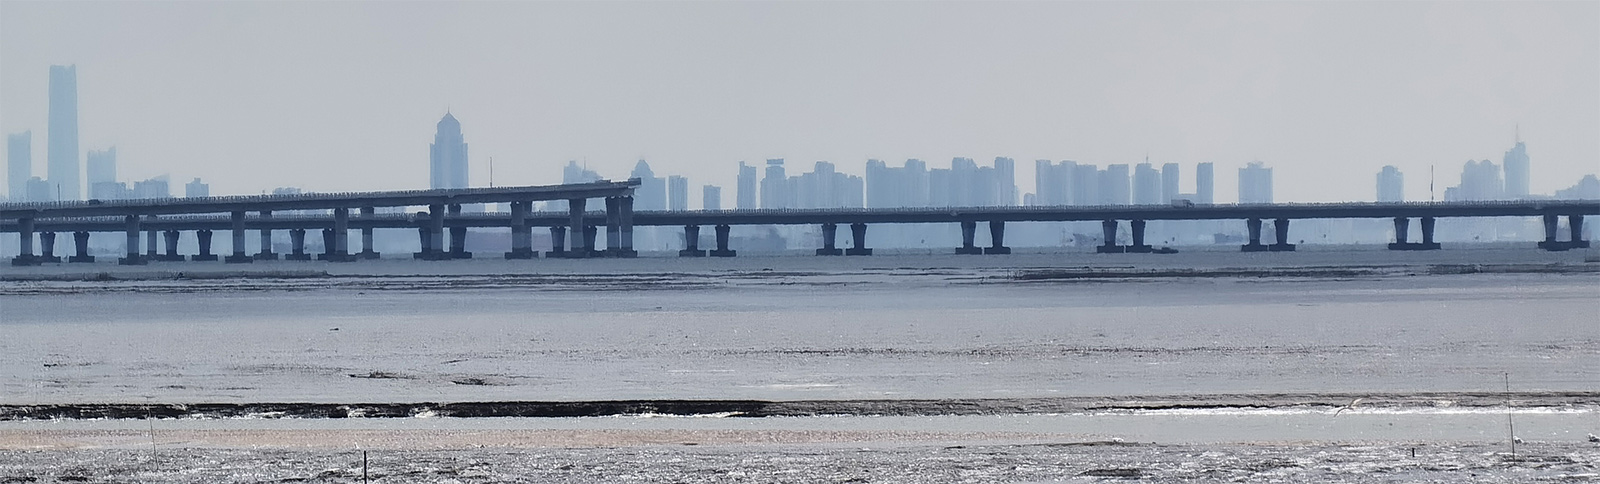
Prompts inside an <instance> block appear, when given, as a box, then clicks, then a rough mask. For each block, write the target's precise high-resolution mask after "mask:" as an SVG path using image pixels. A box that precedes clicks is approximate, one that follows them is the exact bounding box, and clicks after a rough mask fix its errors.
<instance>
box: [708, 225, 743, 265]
mask: <svg viewBox="0 0 1600 484" xmlns="http://www.w3.org/2000/svg"><path fill="white" fill-rule="evenodd" d="M716 230H717V248H716V250H712V251H711V256H712V257H733V256H736V255H739V252H738V251H735V250H732V249H729V248H728V232H729V231H731V230H733V228H732V227H729V226H727V225H718V226H717V227H716Z"/></svg>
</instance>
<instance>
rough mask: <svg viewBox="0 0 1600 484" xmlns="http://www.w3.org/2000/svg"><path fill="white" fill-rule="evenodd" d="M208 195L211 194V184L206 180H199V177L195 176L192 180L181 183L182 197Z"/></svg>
mask: <svg viewBox="0 0 1600 484" xmlns="http://www.w3.org/2000/svg"><path fill="white" fill-rule="evenodd" d="M209 196H211V185H207V184H206V182H203V181H200V179H199V178H195V179H194V181H192V182H189V183H185V184H184V185H183V198H195V197H209Z"/></svg>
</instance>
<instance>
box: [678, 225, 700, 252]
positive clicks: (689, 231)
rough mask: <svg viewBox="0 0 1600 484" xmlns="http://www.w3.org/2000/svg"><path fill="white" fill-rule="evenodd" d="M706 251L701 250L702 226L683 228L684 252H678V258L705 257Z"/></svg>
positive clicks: (686, 226)
mask: <svg viewBox="0 0 1600 484" xmlns="http://www.w3.org/2000/svg"><path fill="white" fill-rule="evenodd" d="M705 256H706V251H703V250H700V226H699V225H685V226H683V250H680V251H678V257H705Z"/></svg>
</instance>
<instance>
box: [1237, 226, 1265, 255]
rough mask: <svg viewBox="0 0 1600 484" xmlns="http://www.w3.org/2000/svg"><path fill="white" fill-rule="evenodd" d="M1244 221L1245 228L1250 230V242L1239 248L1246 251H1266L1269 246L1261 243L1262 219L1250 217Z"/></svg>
mask: <svg viewBox="0 0 1600 484" xmlns="http://www.w3.org/2000/svg"><path fill="white" fill-rule="evenodd" d="M1244 223H1245V228H1246V229H1248V230H1249V232H1250V242H1249V243H1247V244H1244V245H1242V246H1239V250H1241V251H1244V252H1264V251H1266V250H1267V246H1265V245H1261V219H1259V218H1252V219H1249V220H1245V221H1244Z"/></svg>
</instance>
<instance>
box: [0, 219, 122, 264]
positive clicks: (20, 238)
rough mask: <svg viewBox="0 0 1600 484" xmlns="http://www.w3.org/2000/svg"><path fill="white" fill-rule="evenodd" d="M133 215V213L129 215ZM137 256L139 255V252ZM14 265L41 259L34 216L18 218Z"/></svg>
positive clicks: (31, 262)
mask: <svg viewBox="0 0 1600 484" xmlns="http://www.w3.org/2000/svg"><path fill="white" fill-rule="evenodd" d="M129 216H130V217H132V215H129ZM133 237H134V245H138V243H139V236H138V232H137V231H136V232H134V236H133ZM134 255H135V256H137V255H139V254H138V253H137V252H135V253H134ZM11 265H14V266H36V265H39V260H38V259H37V258H35V257H34V256H33V217H25V218H19V219H17V256H16V257H12V258H11Z"/></svg>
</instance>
